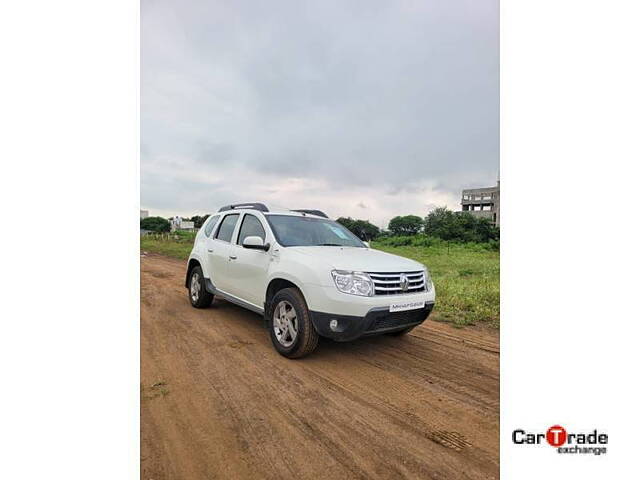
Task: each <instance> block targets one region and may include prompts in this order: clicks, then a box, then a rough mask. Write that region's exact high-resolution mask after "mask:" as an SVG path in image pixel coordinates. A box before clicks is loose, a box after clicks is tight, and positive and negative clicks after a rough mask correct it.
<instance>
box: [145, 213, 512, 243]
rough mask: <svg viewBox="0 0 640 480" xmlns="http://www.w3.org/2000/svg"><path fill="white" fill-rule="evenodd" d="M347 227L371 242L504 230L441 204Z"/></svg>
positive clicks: (163, 227) (346, 221) (470, 238)
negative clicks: (386, 220)
mask: <svg viewBox="0 0 640 480" xmlns="http://www.w3.org/2000/svg"><path fill="white" fill-rule="evenodd" d="M207 218H209V215H202V216H201V215H195V216H193V217H191V218H185V219H184V220H186V221H190V222H193V224H194V227H195V228H196V229H198V228H200V227H202V225H203V224H204V222H206V221H207ZM336 221H337V222H338V223H340V224H341V225H344V226H345V227H347V228H348V229H349V230H350V231H351V232H353V233H354V234H355V235H356V236H358V238H360V239H361V240H365V241H369V240H375V239H377V238H380V237H393V236H413V235H419V234H423V235H427V236H429V237H434V238H440V239H442V240H447V241H457V242H477V243H484V242H491V241H499V239H500V229H499V228H497V227H495V226H493V225H492V223H491V221H490V220H489V219H488V218H483V217H475V216H473V215H472V214H470V213H468V212H453V211H451V210H449V209H448V208H446V207H439V208H436V209H434V210H432V211H431V212H429V214H428V215H427V216H426V217H424V218H422V217H419V216H417V215H401V216H397V217H394V218H392V219H391V221H390V222H389V225H388V227H387V229H386V230H384V229H381V228H379V227H378V226H377V225H374V224H373V223H371V222H369V221H368V220H360V219H354V218H351V217H340V218H338V219H337V220H336ZM140 228H141V229H144V230H149V231H152V232H158V233H160V232H168V231H169V230H170V229H171V224H170V222H169V220H167V219H166V218H162V217H147V218H144V219H141V220H140Z"/></svg>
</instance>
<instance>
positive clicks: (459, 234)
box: [424, 207, 500, 242]
mask: <svg viewBox="0 0 640 480" xmlns="http://www.w3.org/2000/svg"><path fill="white" fill-rule="evenodd" d="M424 233H426V234H427V235H429V236H432V237H438V238H442V239H443V240H456V241H461V242H488V241H490V240H498V239H499V237H500V230H499V229H498V228H496V227H494V226H493V225H492V224H491V221H490V220H489V219H488V218H483V217H480V218H478V217H475V216H473V215H472V214H471V213H469V212H452V211H451V210H449V209H448V208H446V207H439V208H436V209H434V210H433V211H432V212H430V213H429V215H427V217H426V218H425V222H424Z"/></svg>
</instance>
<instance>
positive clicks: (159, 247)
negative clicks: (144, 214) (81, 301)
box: [140, 232, 196, 260]
mask: <svg viewBox="0 0 640 480" xmlns="http://www.w3.org/2000/svg"><path fill="white" fill-rule="evenodd" d="M195 238H196V234H195V232H176V233H163V234H150V235H144V236H141V237H140V251H142V252H152V253H159V254H161V255H166V256H168V257H173V258H178V259H180V260H186V259H187V258H189V254H190V253H191V249H192V248H193V241H194V239H195Z"/></svg>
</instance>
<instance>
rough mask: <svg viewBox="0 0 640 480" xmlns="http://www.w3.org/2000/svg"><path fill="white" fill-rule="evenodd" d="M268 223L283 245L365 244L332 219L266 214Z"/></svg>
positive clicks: (338, 245) (356, 245)
mask: <svg viewBox="0 0 640 480" xmlns="http://www.w3.org/2000/svg"><path fill="white" fill-rule="evenodd" d="M266 217H267V221H268V222H269V225H271V229H272V230H273V233H274V234H275V236H276V239H277V240H278V243H279V244H280V245H282V246H283V247H302V246H305V247H308V246H312V247H318V246H328V247H361V248H365V245H364V244H363V243H362V242H361V241H360V240H359V239H358V237H356V236H355V235H354V234H353V233H351V232H350V231H349V230H347V229H346V228H345V227H343V226H342V225H340V224H339V223H336V222H334V221H332V220H325V219H323V218H312V217H294V216H292V215H266Z"/></svg>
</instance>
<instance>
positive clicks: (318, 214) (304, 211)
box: [291, 209, 329, 218]
mask: <svg viewBox="0 0 640 480" xmlns="http://www.w3.org/2000/svg"><path fill="white" fill-rule="evenodd" d="M291 211H292V212H299V213H308V214H309V215H316V216H318V217H324V218H329V217H328V216H327V214H326V213H324V212H323V211H321V210H304V209H302V210H291Z"/></svg>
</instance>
